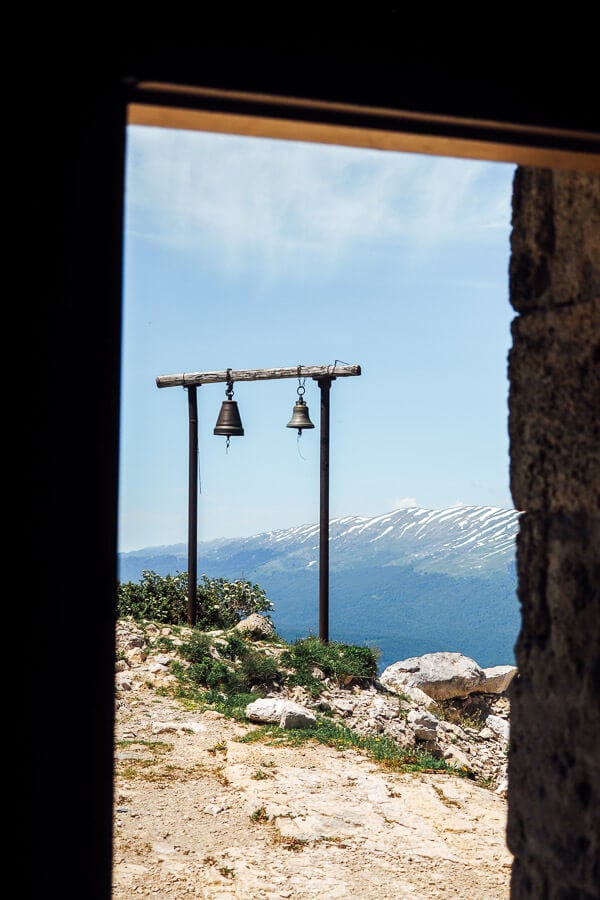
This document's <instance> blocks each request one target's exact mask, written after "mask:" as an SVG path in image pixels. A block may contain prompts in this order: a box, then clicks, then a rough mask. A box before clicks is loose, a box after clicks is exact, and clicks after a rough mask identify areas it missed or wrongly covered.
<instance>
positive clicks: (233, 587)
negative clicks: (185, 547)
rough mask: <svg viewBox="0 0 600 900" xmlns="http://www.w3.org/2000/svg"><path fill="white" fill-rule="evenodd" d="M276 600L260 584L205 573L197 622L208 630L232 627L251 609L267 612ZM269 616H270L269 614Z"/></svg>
mask: <svg viewBox="0 0 600 900" xmlns="http://www.w3.org/2000/svg"><path fill="white" fill-rule="evenodd" d="M272 609H273V604H272V603H271V601H270V600H269V599H267V595H266V594H265V592H264V591H263V590H262V588H260V587H259V586H258V585H257V584H251V583H250V582H249V581H241V580H238V581H227V580H226V579H225V578H207V577H206V575H203V576H202V583H201V584H199V585H198V614H197V618H196V625H197V626H198V627H200V628H204V629H206V630H208V629H211V628H233V626H234V625H237V623H238V622H240V621H241V620H242V619H245V618H246V616H249V615H251V614H252V613H262V614H264V613H268V612H270V611H271V610H272ZM267 618H268V617H267Z"/></svg>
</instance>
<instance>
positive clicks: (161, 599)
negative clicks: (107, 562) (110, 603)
mask: <svg viewBox="0 0 600 900" xmlns="http://www.w3.org/2000/svg"><path fill="white" fill-rule="evenodd" d="M187 593H188V587H187V573H185V572H180V573H178V574H177V575H157V574H156V572H152V571H149V570H144V571H143V572H142V580H141V582H140V583H139V584H138V583H137V582H134V581H128V582H126V583H125V584H119V586H118V591H117V615H118V616H119V618H123V617H125V616H131V617H132V618H134V619H136V620H138V621H140V620H142V619H149V620H150V621H152V622H162V623H163V624H166V625H185V624H187V602H188V597H187ZM196 598H197V603H196V621H195V623H194V625H195V626H197V627H199V628H202V629H204V630H205V631H206V630H210V629H218V628H232V627H233V626H234V625H237V623H238V622H240V621H241V619H243V618H245V617H246V616H249V615H251V614H252V613H262V614H263V615H264V614H265V613H268V612H270V611H271V610H272V609H273V604H272V603H271V601H270V600H269V599H268V598H267V595H266V594H265V592H264V591H263V590H262V588H260V587H259V586H258V585H257V584H251V583H250V582H249V581H242V580H237V581H227V580H226V579H225V578H207V576H206V575H203V576H202V581H201V583H200V584H199V585H198V586H197V591H196ZM267 618H268V616H267Z"/></svg>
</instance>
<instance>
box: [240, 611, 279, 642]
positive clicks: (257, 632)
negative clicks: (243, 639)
mask: <svg viewBox="0 0 600 900" xmlns="http://www.w3.org/2000/svg"><path fill="white" fill-rule="evenodd" d="M235 631H241V632H242V634H245V635H247V636H248V637H253V638H258V639H260V638H265V637H267V638H268V637H271V636H272V635H273V634H274V632H275V628H274V627H273V623H272V622H271V620H270V619H268V618H267V617H266V616H261V615H260V613H252V614H251V615H250V616H247V617H246V618H245V619H242V621H241V622H238V623H237V625H236V626H235Z"/></svg>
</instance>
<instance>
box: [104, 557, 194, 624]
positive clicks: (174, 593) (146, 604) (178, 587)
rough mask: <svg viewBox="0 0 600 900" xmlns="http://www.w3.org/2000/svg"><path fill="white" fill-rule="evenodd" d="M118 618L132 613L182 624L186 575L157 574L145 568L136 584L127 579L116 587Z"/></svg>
mask: <svg viewBox="0 0 600 900" xmlns="http://www.w3.org/2000/svg"><path fill="white" fill-rule="evenodd" d="M117 614H118V616H119V618H124V617H125V616H132V618H134V619H136V620H137V621H140V620H141V619H149V620H150V621H152V622H162V623H164V624H166V625H185V623H186V621H187V576H186V575H185V574H178V575H164V576H163V575H157V574H156V572H151V571H148V570H147V569H145V570H144V571H143V572H142V580H141V582H140V583H139V584H137V582H135V581H128V582H127V583H125V584H119V586H118V591H117Z"/></svg>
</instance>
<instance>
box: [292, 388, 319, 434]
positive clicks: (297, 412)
mask: <svg viewBox="0 0 600 900" xmlns="http://www.w3.org/2000/svg"><path fill="white" fill-rule="evenodd" d="M286 427H287V428H297V429H298V434H301V433H302V429H303V428H314V427H315V426H314V425H313V423H312V422H311V421H310V419H309V417H308V406H307V405H306V403H305V401H304V400H303V398H302V397H298V402H297V403H296V404H294V410H293V412H292V418H291V419H290V421H289V422H288V423H287V426H286Z"/></svg>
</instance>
